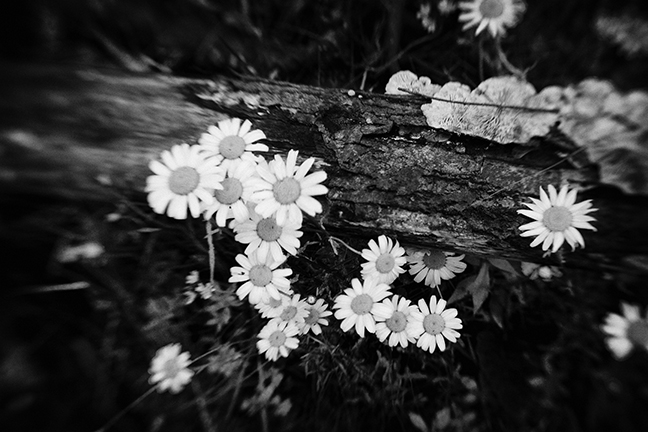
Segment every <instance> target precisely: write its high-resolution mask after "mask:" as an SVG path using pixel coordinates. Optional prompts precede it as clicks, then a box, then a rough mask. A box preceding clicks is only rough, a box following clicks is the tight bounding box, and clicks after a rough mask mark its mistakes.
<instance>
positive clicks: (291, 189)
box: [272, 177, 301, 204]
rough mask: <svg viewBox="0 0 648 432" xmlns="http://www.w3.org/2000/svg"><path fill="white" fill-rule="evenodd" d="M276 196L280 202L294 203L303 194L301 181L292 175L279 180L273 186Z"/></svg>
mask: <svg viewBox="0 0 648 432" xmlns="http://www.w3.org/2000/svg"><path fill="white" fill-rule="evenodd" d="M272 192H273V193H274V197H275V199H276V200H277V202H278V203H279V204H292V203H294V202H295V201H297V198H299V196H300V195H301V187H300V186H299V182H298V181H297V180H295V179H294V178H291V177H286V178H285V179H282V180H279V181H278V182H277V183H275V185H274V187H273V188H272Z"/></svg>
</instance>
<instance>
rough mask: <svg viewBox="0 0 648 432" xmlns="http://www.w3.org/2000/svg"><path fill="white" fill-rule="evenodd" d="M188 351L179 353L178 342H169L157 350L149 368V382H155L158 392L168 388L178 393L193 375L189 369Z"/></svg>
mask: <svg viewBox="0 0 648 432" xmlns="http://www.w3.org/2000/svg"><path fill="white" fill-rule="evenodd" d="M190 363H191V362H190V361H189V353H188V352H183V353H180V344H177V343H176V344H169V345H167V346H164V347H162V348H160V349H159V350H157V353H156V354H155V357H153V360H152V361H151V367H150V368H149V374H151V377H150V378H149V383H150V384H156V385H157V390H158V392H163V391H164V390H167V389H168V390H169V391H170V392H171V393H178V392H180V390H182V388H183V387H184V386H185V385H187V384H188V383H189V382H190V381H191V378H192V377H193V374H194V373H193V371H192V370H191V369H189V364H190Z"/></svg>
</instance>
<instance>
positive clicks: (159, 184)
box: [146, 119, 332, 361]
mask: <svg viewBox="0 0 648 432" xmlns="http://www.w3.org/2000/svg"><path fill="white" fill-rule="evenodd" d="M263 139H265V134H264V133H263V132H262V131H260V130H253V129H252V124H251V123H250V121H248V120H246V121H244V122H241V120H240V119H227V120H223V121H221V122H219V123H218V126H211V127H209V129H208V131H207V133H204V134H202V136H201V137H200V139H199V141H198V145H193V146H189V145H188V144H181V145H176V146H174V147H172V148H171V150H170V151H164V152H162V155H161V159H162V160H161V161H157V160H155V161H152V162H151V163H150V164H149V167H150V169H151V170H152V171H153V173H154V175H152V176H150V177H149V178H148V179H147V185H146V191H147V192H148V193H149V194H148V202H149V204H150V206H151V208H153V210H154V211H155V212H156V213H160V214H165V213H166V214H167V215H168V216H170V217H172V218H176V219H186V218H187V217H188V215H191V216H192V217H199V216H201V215H202V216H203V217H204V218H205V219H206V220H212V219H213V220H215V222H216V225H217V226H219V227H225V226H228V227H229V228H230V229H232V230H233V231H234V233H235V237H234V238H235V240H236V241H238V242H240V243H242V244H243V245H245V246H246V247H245V251H244V253H242V254H238V255H237V256H236V257H235V260H236V263H237V265H235V266H234V267H232V268H231V270H230V271H231V277H230V278H229V282H234V283H239V284H240V286H239V287H238V289H237V291H236V294H237V296H238V297H239V298H240V299H241V300H243V299H247V300H248V301H249V302H250V304H252V305H253V306H254V307H255V308H256V309H257V310H258V311H259V313H260V314H261V316H262V317H263V318H267V319H268V320H269V321H268V323H267V324H266V325H265V327H263V328H262V329H261V331H260V333H259V341H258V343H257V346H258V349H259V352H261V353H264V354H265V356H266V357H267V358H268V359H269V360H273V361H274V360H277V358H278V357H280V356H282V357H286V356H288V353H289V352H290V351H291V350H293V349H295V348H297V346H298V343H299V340H298V338H297V336H298V335H300V334H306V333H308V332H313V333H314V334H319V333H321V331H322V330H321V326H322V325H327V324H328V320H327V319H326V317H327V316H329V315H331V314H332V312H330V311H328V310H327V308H328V307H327V305H326V304H325V303H324V300H322V299H317V298H314V297H309V298H308V299H307V300H303V299H301V298H300V295H299V294H295V293H294V292H293V290H292V288H291V286H290V281H289V279H288V277H289V276H290V275H291V274H292V270H291V269H290V268H287V267H285V266H284V264H285V262H286V259H287V256H288V255H296V254H297V251H298V249H299V247H300V241H299V239H300V237H301V236H302V232H301V231H300V229H301V226H302V222H303V213H306V214H307V215H310V216H315V215H316V214H318V213H321V212H322V205H321V204H320V203H319V202H318V201H317V200H316V199H315V198H313V197H315V196H318V195H324V194H326V193H327V192H328V189H327V188H326V187H325V186H324V185H322V182H323V181H324V180H325V179H326V173H325V172H324V171H316V172H313V173H311V174H309V171H310V170H311V168H312V167H313V164H314V162H315V159H314V158H309V159H306V160H305V161H303V162H302V163H301V164H299V163H298V162H297V157H298V152H297V151H295V150H291V151H289V152H288V155H287V157H286V159H285V160H284V159H283V158H282V157H281V156H279V155H276V156H275V157H274V159H273V160H271V161H270V162H267V161H266V160H265V158H263V157H262V156H260V155H257V154H256V153H257V152H266V151H268V146H267V145H265V144H263V143H261V142H259V141H261V140H263Z"/></svg>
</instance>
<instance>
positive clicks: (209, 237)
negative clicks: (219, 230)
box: [206, 219, 216, 285]
mask: <svg viewBox="0 0 648 432" xmlns="http://www.w3.org/2000/svg"><path fill="white" fill-rule="evenodd" d="M206 227H207V244H208V245H209V281H210V282H211V283H212V285H214V267H215V266H216V252H215V251H214V238H213V234H214V231H213V230H212V223H211V219H209V220H208V221H207V224H206Z"/></svg>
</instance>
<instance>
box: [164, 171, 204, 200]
mask: <svg viewBox="0 0 648 432" xmlns="http://www.w3.org/2000/svg"><path fill="white" fill-rule="evenodd" d="M199 183H200V175H199V174H198V171H196V170H195V169H194V168H191V167H188V166H183V167H180V168H178V169H177V170H175V171H173V172H172V173H171V175H170V176H169V189H170V190H171V192H173V193H174V194H176V195H187V194H189V193H190V192H193V191H194V190H195V189H196V188H197V187H198V184H199Z"/></svg>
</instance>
